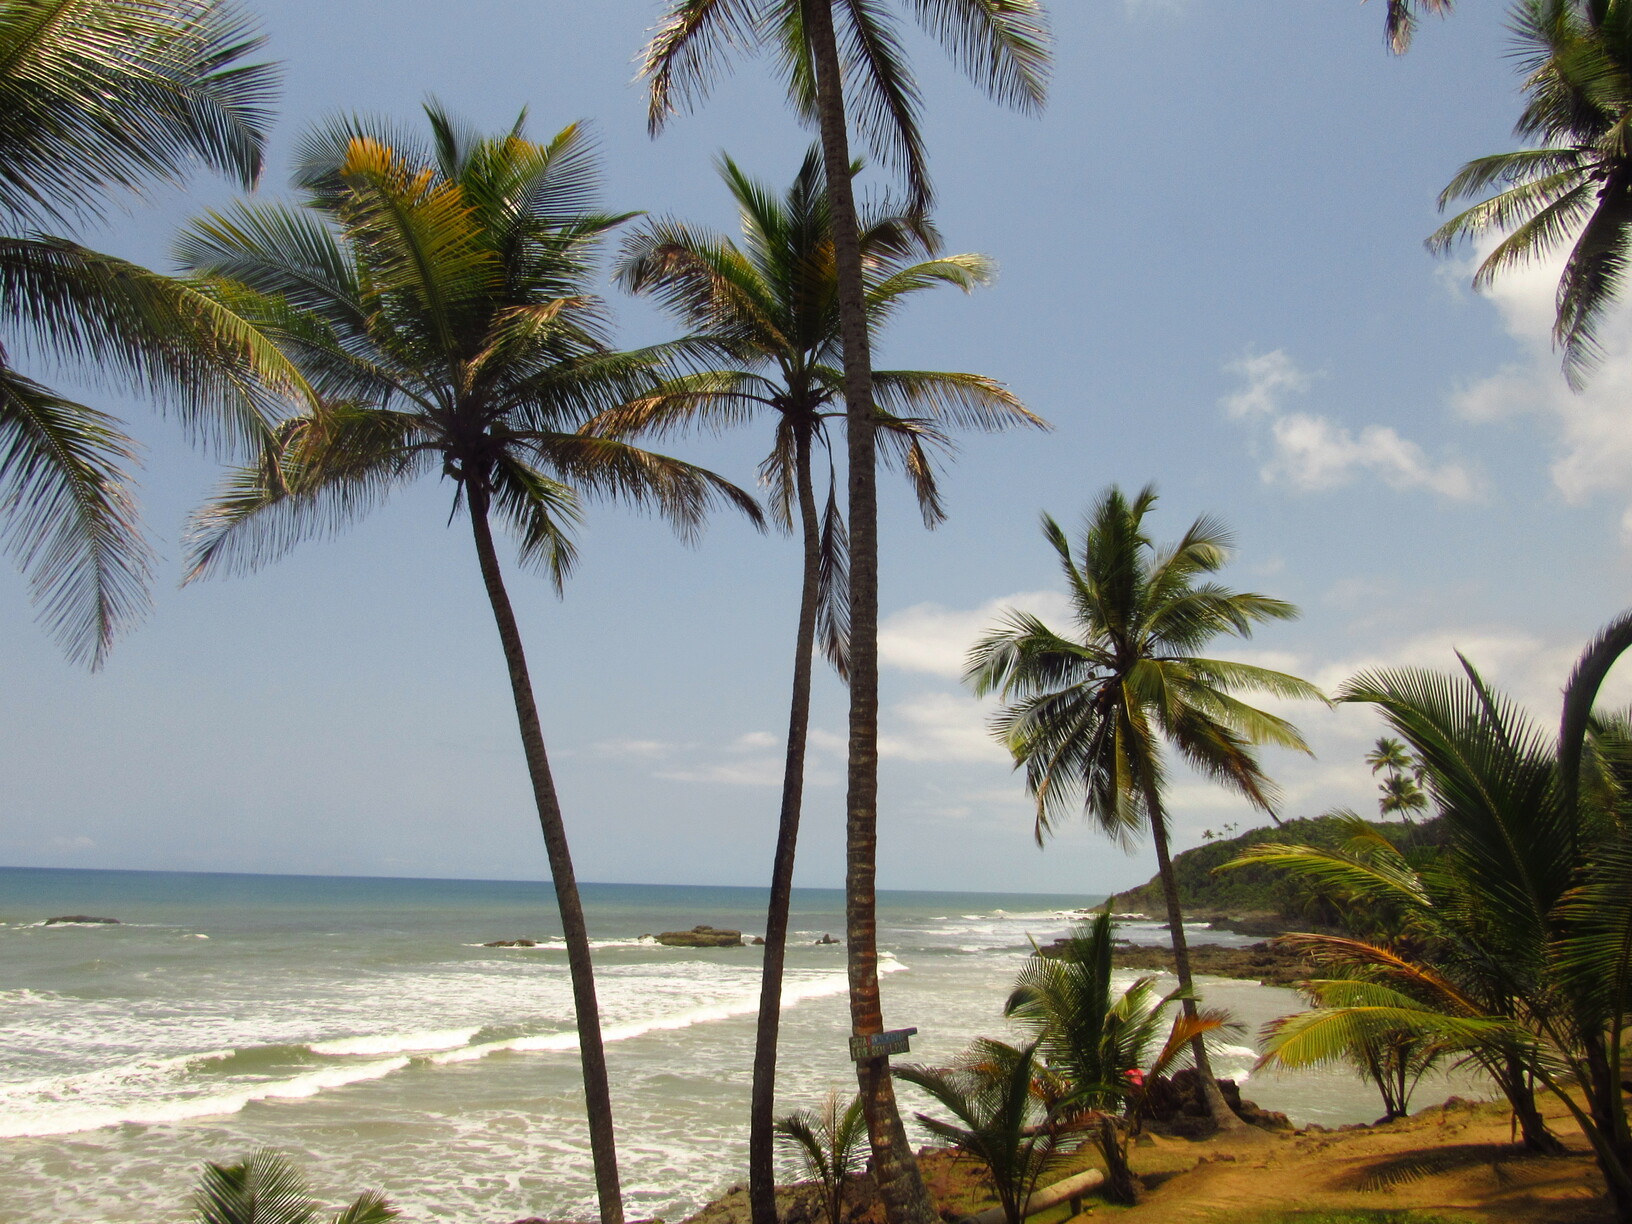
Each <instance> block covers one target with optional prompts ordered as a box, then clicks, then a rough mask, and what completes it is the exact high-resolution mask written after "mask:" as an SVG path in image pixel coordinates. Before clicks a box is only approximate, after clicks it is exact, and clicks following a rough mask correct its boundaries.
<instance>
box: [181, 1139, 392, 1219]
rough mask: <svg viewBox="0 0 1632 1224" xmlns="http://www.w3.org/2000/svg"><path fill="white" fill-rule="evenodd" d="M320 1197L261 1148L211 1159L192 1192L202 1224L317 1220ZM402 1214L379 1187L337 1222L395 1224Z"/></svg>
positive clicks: (292, 1168)
mask: <svg viewBox="0 0 1632 1224" xmlns="http://www.w3.org/2000/svg"><path fill="white" fill-rule="evenodd" d="M317 1213H318V1207H317V1201H316V1200H315V1199H313V1198H312V1192H311V1189H310V1187H308V1186H307V1185H306V1181H305V1179H304V1178H303V1177H301V1175H300V1173H299V1171H298V1170H297V1169H296V1168H295V1166H294V1165H292V1164H290V1163H289V1161H288V1159H287V1158H286V1157H284V1156H281V1155H279V1154H278V1153H277V1152H274V1151H273V1150H272V1149H270V1148H261V1149H260V1150H259V1151H257V1152H255V1153H254V1154H253V1155H251V1156H250V1158H249V1159H248V1160H246V1161H244V1162H242V1163H241V1164H231V1165H222V1164H214V1163H212V1162H206V1163H205V1165H204V1171H203V1172H202V1173H201V1174H199V1178H198V1187H197V1188H196V1189H195V1190H194V1191H193V1219H194V1220H196V1221H197V1222H198V1224H312V1222H313V1221H314V1220H315V1219H316V1218H317ZM400 1214H401V1212H399V1211H398V1210H397V1209H396V1208H395V1207H393V1206H391V1204H390V1203H388V1202H387V1201H386V1200H385V1196H384V1195H382V1194H380V1193H379V1191H377V1190H365V1191H363V1193H361V1194H359V1195H358V1196H357V1197H356V1198H355V1199H353V1200H352V1201H351V1203H350V1204H349V1205H348V1206H346V1207H343V1208H341V1210H340V1211H338V1212H336V1213H335V1214H334V1216H333V1217H332V1220H333V1224H390V1221H392V1220H394V1219H396V1218H397V1217H398V1216H399V1215H400Z"/></svg>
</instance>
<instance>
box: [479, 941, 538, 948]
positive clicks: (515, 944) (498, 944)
mask: <svg viewBox="0 0 1632 1224" xmlns="http://www.w3.org/2000/svg"><path fill="white" fill-rule="evenodd" d="M482 947H484V948H536V947H538V940H536V939H495V940H493V942H492V943H484V944H483V945H482Z"/></svg>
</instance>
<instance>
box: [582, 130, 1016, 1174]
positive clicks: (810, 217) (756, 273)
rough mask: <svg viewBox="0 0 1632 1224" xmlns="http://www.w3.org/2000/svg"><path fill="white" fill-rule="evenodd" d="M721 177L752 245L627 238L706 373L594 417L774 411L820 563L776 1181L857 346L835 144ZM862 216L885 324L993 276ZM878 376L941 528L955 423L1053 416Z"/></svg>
mask: <svg viewBox="0 0 1632 1224" xmlns="http://www.w3.org/2000/svg"><path fill="white" fill-rule="evenodd" d="M720 175H721V178H723V179H724V180H725V184H726V186H727V188H728V189H729V190H730V192H731V196H732V198H733V200H734V201H735V203H736V206H737V214H738V217H739V219H740V224H741V241H740V244H739V242H737V241H734V240H732V239H730V238H727V237H724V236H721V235H717V234H712V233H709V232H707V231H704V230H699V229H697V228H696V227H693V226H688V225H686V224H685V223H683V222H680V221H674V220H663V221H657V222H651V223H648V224H645V225H643V226H642V227H641V228H640V229H639V230H638V231H637V232H635V233H634V234H632V235H631V236H630V237H628V238H627V239H625V241H624V245H623V251H622V254H621V256H620V258H619V260H618V263H617V272H616V275H617V279H618V281H619V283H620V284H621V285H622V286H623V287H624V288H625V289H626V290H628V291H629V292H630V293H633V294H636V295H643V294H644V295H649V296H652V297H654V298H656V299H657V300H658V301H659V302H661V303H662V304H663V306H664V307H665V309H666V310H667V311H668V313H670V314H671V315H673V316H674V317H675V318H676V320H677V321H678V322H679V323H681V324H683V325H684V326H686V327H688V328H689V329H690V332H689V334H688V336H687V344H688V346H689V347H690V348H691V349H692V350H693V351H694V352H695V353H696V355H695V356H694V357H693V358H692V361H693V364H695V365H698V366H700V367H701V368H699V369H696V370H694V371H691V372H688V373H684V374H681V375H678V376H675V377H672V378H669V379H666V380H665V381H664V382H663V384H662V385H661V386H660V387H658V388H657V389H655V390H653V391H652V392H650V393H649V394H646V395H644V396H641V397H640V398H638V399H635V400H631V401H629V402H628V403H625V404H621V405H619V406H618V407H616V408H613V409H611V410H609V411H607V412H605V413H603V414H602V415H601V416H600V417H598V418H597V419H596V420H595V421H594V422H591V424H590V426H589V428H591V429H592V430H594V431H595V432H597V433H602V434H607V435H610V436H616V437H627V436H632V435H644V434H657V435H662V434H665V433H673V432H678V431H681V430H699V429H723V428H726V427H728V426H731V425H736V424H741V423H747V422H749V421H751V420H753V419H755V418H758V417H761V416H766V415H768V416H769V417H770V420H771V424H772V426H773V429H774V433H773V442H772V446H771V450H770V453H769V454H767V455H766V457H765V459H764V460H763V461H762V462H761V463H760V469H759V473H760V482H761V484H762V485H763V486H764V487H765V488H766V489H767V491H768V493H769V501H770V509H771V515H772V518H773V519H774V520H775V521H776V522H777V523H778V524H779V525H781V526H783V527H784V528H788V529H792V528H793V526H794V524H795V523H797V524H798V530H799V537H800V544H801V546H802V556H803V566H802V570H801V579H800V594H799V618H798V630H797V633H796V635H795V639H794V664H793V684H792V695H791V698H790V703H789V710H788V736H787V743H786V745H785V748H784V764H783V774H782V801H781V805H780V811H779V816H778V821H777V839H776V851H775V854H774V857H773V860H772V866H771V895H770V901H769V904H768V907H767V912H766V917H765V960H764V967H763V970H762V973H761V979H760V994H759V1024H758V1030H757V1033H756V1035H755V1051H754V1084H753V1091H752V1098H751V1104H750V1107H749V1151H750V1153H751V1157H750V1159H751V1160H752V1162H753V1164H754V1166H755V1167H756V1168H759V1169H760V1170H761V1173H762V1174H763V1173H764V1169H765V1168H767V1167H768V1158H767V1156H766V1154H765V1153H766V1152H767V1150H768V1149H769V1147H770V1145H771V1135H772V1119H773V1115H774V1109H775V1104H776V1043H777V1031H778V1024H779V1019H780V1016H781V1000H782V979H783V965H784V961H785V958H786V950H787V935H788V906H789V901H790V899H791V897H792V895H793V869H794V857H795V853H796V849H797V846H798V839H799V818H800V811H801V807H802V803H803V796H804V776H805V749H806V740H807V737H808V733H809V726H810V696H811V663H812V659H813V656H814V653H815V647H816V643H817V641H818V638H819V639H820V642H821V647H822V651H823V653H824V654H825V655H826V656H827V658H828V660H829V661H830V662H831V663H832V664H833V666H834V667H835V668H836V669H837V670H838V672H839V674H840V675H841V676H847V675H848V672H849V649H850V643H849V638H850V618H849V609H848V591H847V590H846V589H845V588H846V586H847V582H848V574H849V549H848V533H847V532H846V530H845V525H844V515H843V512H842V511H841V509H840V507H839V502H838V487H837V480H836V477H835V476H834V456H833V454H832V439H831V436H830V432H829V429H828V422H829V421H830V420H831V419H832V418H833V417H835V416H837V415H838V407H837V405H838V404H839V403H840V402H841V401H842V398H843V382H844V376H843V373H842V371H841V370H840V368H839V367H840V363H841V362H842V348H843V345H842V340H841V337H840V332H839V315H838V275H837V263H836V261H835V258H834V246H833V226H832V218H831V209H830V207H829V204H828V198H827V192H826V190H825V188H824V186H823V175H822V166H821V155H820V151H819V150H816V149H812V150H811V151H810V153H808V154H807V155H806V157H805V160H804V163H803V164H802V165H801V166H800V168H799V172H798V174H797V176H796V177H795V179H794V182H793V184H792V186H790V187H789V188H788V189H787V191H786V192H785V193H784V194H783V195H782V196H781V197H780V198H778V197H777V195H776V194H775V193H774V192H773V191H772V190H771V189H770V188H768V187H767V186H766V185H764V184H762V183H758V182H755V181H754V180H753V179H751V178H749V177H748V176H747V175H746V174H745V173H744V172H743V171H742V169H741V168H740V167H739V166H738V165H737V164H736V163H735V162H733V161H732V160H731V159H730V158H728V157H727V158H722V160H721V165H720ZM860 224H861V231H860V235H859V242H860V245H861V252H862V257H863V260H864V276H865V283H866V298H867V310H868V317H869V320H870V322H871V325H872V327H873V328H874V330H875V331H876V330H877V329H879V328H880V327H881V326H882V325H883V324H884V323H886V322H888V321H889V319H890V317H891V316H892V315H893V314H894V313H895V312H896V311H897V310H898V309H900V307H901V305H902V304H903V303H904V302H905V301H906V300H907V299H908V298H909V297H911V296H912V295H914V294H917V293H920V292H922V291H924V290H926V289H933V288H935V287H937V286H941V285H947V286H953V287H956V288H959V289H962V290H964V291H965V292H969V291H971V290H973V289H975V288H977V287H979V286H981V285H984V284H986V283H987V282H988V281H989V280H990V278H991V275H992V267H991V261H990V260H988V259H987V258H986V257H985V256H982V255H974V254H962V255H942V254H939V250H938V249H939V246H940V236H939V234H938V233H937V232H936V230H935V228H934V226H933V225H932V224H931V223H930V221H929V220H928V218H926V217H924V216H922V215H915V214H912V213H909V212H905V211H901V210H897V209H893V208H891V207H889V206H888V203H887V202H886V204H884V205H883V206H880V207H875V208H871V209H864V210H863V212H862V214H861V219H860ZM872 377H873V392H874V408H875V426H876V431H877V432H876V437H877V441H878V444H879V446H880V448H881V449H882V451H883V453H884V457H885V461H886V463H889V464H891V465H892V466H896V467H899V468H900V469H901V471H902V472H903V473H904V474H905V475H906V477H907V479H908V480H909V481H910V482H911V485H912V490H913V493H914V495H915V496H916V498H917V501H918V506H919V510H920V511H921V513H922V515H923V519H924V525H925V526H926V527H934V526H935V525H936V524H938V523H939V522H940V521H941V520H942V519H943V518H944V517H945V513H946V512H945V510H944V509H943V508H942V502H941V496H940V491H939V488H938V486H937V482H936V478H935V461H936V454H937V452H938V453H940V454H943V455H944V454H947V453H949V452H950V450H951V445H952V443H951V438H950V437H949V435H948V433H947V429H948V428H949V427H950V426H962V427H964V428H975V429H986V430H997V429H1003V428H1006V427H1008V426H1010V425H1018V424H1025V425H1032V426H1042V425H1043V424H1044V423H1043V421H1042V420H1041V419H1040V418H1038V417H1037V416H1035V415H1034V414H1032V413H1031V412H1029V411H1027V410H1026V408H1025V406H1024V405H1023V404H1021V403H1020V401H1019V400H1018V399H1016V398H1015V396H1014V395H1013V394H1012V393H1011V392H1009V391H1008V390H1007V389H1006V388H1004V386H1003V385H1002V384H1001V383H999V382H998V381H997V380H995V379H992V378H988V377H985V376H983V375H979V374H969V373H957V372H948V371H939V370H874V371H873V375H872ZM820 460H825V465H826V467H827V472H828V475H827V492H826V496H825V497H823V498H820V499H819V498H818V496H817V492H816V481H815V469H816V466H817V463H818V462H819V461H820ZM764 1176H765V1178H766V1179H768V1176H769V1175H768V1174H765V1175H764Z"/></svg>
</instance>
